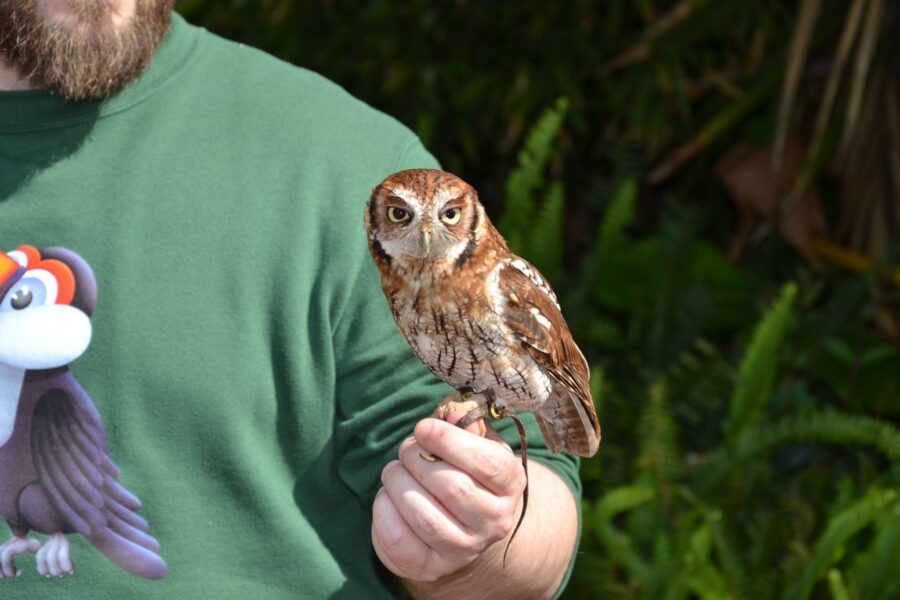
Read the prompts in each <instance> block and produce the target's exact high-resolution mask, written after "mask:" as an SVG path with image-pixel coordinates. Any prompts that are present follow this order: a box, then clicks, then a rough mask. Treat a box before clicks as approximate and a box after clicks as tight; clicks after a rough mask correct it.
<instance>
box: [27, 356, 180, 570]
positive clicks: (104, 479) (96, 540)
mask: <svg viewBox="0 0 900 600" xmlns="http://www.w3.org/2000/svg"><path fill="white" fill-rule="evenodd" d="M31 434H32V447H33V456H34V463H35V469H36V470H37V474H38V483H39V484H40V487H41V489H42V490H43V492H44V495H45V496H46V499H47V501H48V502H49V504H50V505H51V506H52V508H53V509H54V510H55V511H56V513H57V514H58V515H59V517H60V518H61V519H62V521H63V523H64V524H65V526H66V529H67V530H71V531H75V532H77V533H80V534H81V535H83V536H84V537H85V538H87V540H88V541H90V542H91V544H93V545H94V547H96V548H97V550H99V551H100V552H101V553H102V554H103V555H104V556H106V557H107V558H108V559H109V560H111V561H112V562H114V563H115V564H117V565H119V566H120V567H121V568H123V569H125V570H126V571H128V572H130V573H133V574H134V575H138V576H140V577H145V578H147V579H158V578H160V577H163V576H165V574H166V572H167V570H168V567H167V566H166V563H165V561H163V559H162V558H160V556H159V555H158V553H159V543H158V542H157V541H156V540H155V539H154V538H153V537H151V536H150V535H149V534H148V533H147V532H148V531H149V529H150V527H149V525H148V524H147V522H146V521H145V520H144V519H142V518H141V517H140V516H138V514H137V511H139V510H140V509H141V502H140V500H138V499H137V497H136V496H135V495H134V494H132V493H131V492H129V491H128V490H126V489H125V488H124V487H122V486H121V485H120V484H119V483H118V481H116V480H117V479H118V478H119V475H120V471H119V468H118V467H117V466H116V465H115V464H114V463H113V462H112V460H111V459H110V457H109V451H108V448H107V442H106V430H105V429H104V427H103V423H102V421H101V420H100V415H99V414H98V413H97V409H96V408H94V405H93V403H92V402H91V400H90V398H88V396H87V394H86V393H85V392H84V390H83V389H82V388H81V386H80V385H78V382H77V381H76V380H75V378H74V377H73V376H72V375H71V373H69V372H66V373H65V374H63V375H62V376H61V377H60V378H59V379H58V380H57V382H56V385H53V386H52V387H51V388H50V389H49V390H48V391H46V392H45V393H44V394H43V395H42V396H41V398H40V400H39V401H38V404H37V406H36V407H35V411H34V416H33V419H32V424H31Z"/></svg>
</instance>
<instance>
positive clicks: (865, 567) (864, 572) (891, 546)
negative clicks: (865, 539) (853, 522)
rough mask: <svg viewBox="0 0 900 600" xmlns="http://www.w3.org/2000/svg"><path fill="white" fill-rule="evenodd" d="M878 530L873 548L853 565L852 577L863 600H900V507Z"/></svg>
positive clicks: (886, 516) (861, 555) (887, 516)
mask: <svg viewBox="0 0 900 600" xmlns="http://www.w3.org/2000/svg"><path fill="white" fill-rule="evenodd" d="M877 527H878V532H877V533H876V535H875V539H874V541H873V542H872V544H871V546H869V548H868V550H866V551H865V552H864V553H862V554H860V555H859V556H858V557H857V558H856V560H855V561H854V563H853V569H852V575H853V579H854V581H855V582H856V583H857V585H858V587H859V595H860V597H861V598H865V599H866V600H890V599H892V598H898V597H900V578H898V577H897V573H900V504H895V505H894V509H893V510H892V511H891V512H890V513H889V514H888V515H885V516H883V517H882V518H881V519H879V522H878V523H877Z"/></svg>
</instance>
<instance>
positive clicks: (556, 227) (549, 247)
mask: <svg viewBox="0 0 900 600" xmlns="http://www.w3.org/2000/svg"><path fill="white" fill-rule="evenodd" d="M563 203H564V193H563V185H562V183H560V182H558V181H557V182H554V183H553V184H552V185H551V186H550V187H549V188H548V189H547V196H546V198H545V199H544V201H543V202H542V203H541V206H540V208H539V209H538V211H537V217H536V218H535V219H534V222H533V223H532V224H531V226H530V227H529V228H528V236H527V237H526V239H525V240H523V246H524V248H523V254H524V255H525V256H527V257H528V260H530V261H531V262H532V263H534V266H536V267H537V268H538V270H539V271H540V272H541V273H543V274H544V276H545V277H546V278H547V279H549V280H550V281H551V282H555V281H558V280H559V277H560V275H561V274H562V271H563V239H564V238H565V233H564V227H565V223H564V217H563Z"/></svg>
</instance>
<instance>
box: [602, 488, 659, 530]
mask: <svg viewBox="0 0 900 600" xmlns="http://www.w3.org/2000/svg"><path fill="white" fill-rule="evenodd" d="M655 495H656V492H655V491H653V490H652V489H650V488H648V487H643V486H637V485H627V486H622V487H618V488H615V489H614V490H610V491H608V492H606V494H604V495H603V498H601V499H600V501H599V502H598V503H597V505H596V506H595V507H594V511H593V512H594V515H595V517H596V519H597V522H598V523H608V522H610V521H611V520H612V519H613V517H615V516H616V515H617V514H619V513H623V512H627V511H629V510H631V509H633V508H635V507H637V506H640V505H641V504H643V503H644V502H648V501H649V500H652V499H653V497H654V496H655Z"/></svg>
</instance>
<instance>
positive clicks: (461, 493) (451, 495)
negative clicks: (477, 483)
mask: <svg viewBox="0 0 900 600" xmlns="http://www.w3.org/2000/svg"><path fill="white" fill-rule="evenodd" d="M473 492H474V485H473V484H472V481H471V480H469V479H468V478H464V477H459V478H454V479H452V480H450V481H448V482H447V483H446V484H445V486H444V494H445V495H446V497H447V500H449V501H452V502H456V503H459V502H465V501H468V500H470V499H471V498H472V493H473Z"/></svg>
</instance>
